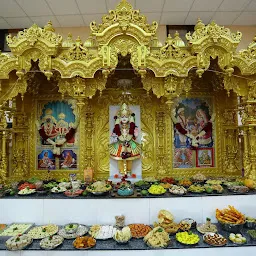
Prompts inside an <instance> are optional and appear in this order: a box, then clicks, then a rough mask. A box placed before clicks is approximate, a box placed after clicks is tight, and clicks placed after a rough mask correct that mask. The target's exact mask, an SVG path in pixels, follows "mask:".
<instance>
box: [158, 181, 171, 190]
mask: <svg viewBox="0 0 256 256" xmlns="http://www.w3.org/2000/svg"><path fill="white" fill-rule="evenodd" d="M159 185H160V186H162V187H163V188H165V189H168V188H170V187H171V186H172V185H171V184H170V183H163V182H161V183H160V184H159Z"/></svg>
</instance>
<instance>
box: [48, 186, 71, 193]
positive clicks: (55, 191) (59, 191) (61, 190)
mask: <svg viewBox="0 0 256 256" xmlns="http://www.w3.org/2000/svg"><path fill="white" fill-rule="evenodd" d="M66 190H67V189H66V188H65V187H60V186H57V187H53V188H52V189H51V192H52V193H56V194H58V193H63V192H65V191H66Z"/></svg>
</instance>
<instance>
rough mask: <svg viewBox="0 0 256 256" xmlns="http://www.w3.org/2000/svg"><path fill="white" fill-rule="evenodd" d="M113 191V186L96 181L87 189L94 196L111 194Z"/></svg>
mask: <svg viewBox="0 0 256 256" xmlns="http://www.w3.org/2000/svg"><path fill="white" fill-rule="evenodd" d="M111 189H112V186H111V185H110V184H109V183H107V182H106V181H96V182H94V183H92V184H91V185H89V186H87V187H86V191H88V192H90V193H92V194H94V195H102V194H104V193H107V192H109V191H110V190H111Z"/></svg>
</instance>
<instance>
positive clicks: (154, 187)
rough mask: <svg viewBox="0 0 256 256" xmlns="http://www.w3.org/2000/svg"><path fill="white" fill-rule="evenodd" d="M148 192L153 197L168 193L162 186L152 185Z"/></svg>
mask: <svg viewBox="0 0 256 256" xmlns="http://www.w3.org/2000/svg"><path fill="white" fill-rule="evenodd" d="M148 192H149V193H150V194H152V195H161V194H164V193H165V192H166V190H165V189H164V188H163V187H162V186H160V185H151V187H150V188H149V190H148Z"/></svg>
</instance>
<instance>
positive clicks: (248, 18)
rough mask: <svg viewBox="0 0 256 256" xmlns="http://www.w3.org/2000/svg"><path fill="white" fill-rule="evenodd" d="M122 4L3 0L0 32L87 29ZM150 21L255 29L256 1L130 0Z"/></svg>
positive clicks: (115, 1)
mask: <svg viewBox="0 0 256 256" xmlns="http://www.w3.org/2000/svg"><path fill="white" fill-rule="evenodd" d="M119 1H120V0H0V29H9V28H26V27H29V26H31V25H32V24H33V23H36V24H38V25H39V26H44V25H45V24H46V23H47V22H48V21H49V20H51V21H52V22H53V25H54V26H55V27H80V26H88V25H89V24H90V22H91V21H92V20H96V21H97V22H100V21H101V17H102V15H103V14H105V13H107V10H109V9H114V8H115V6H116V5H117V4H118V2H119ZM128 1H129V2H130V3H131V4H133V6H134V8H135V9H140V10H141V12H142V13H143V14H145V15H146V16H147V17H148V21H149V22H152V21H153V20H156V21H158V22H159V23H160V24H161V25H194V24H195V23H196V20H197V18H199V17H200V18H201V19H202V20H203V22H204V23H209V22H210V21H211V20H215V21H216V22H217V23H218V24H220V25H256V0H128Z"/></svg>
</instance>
